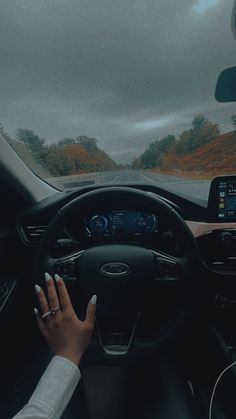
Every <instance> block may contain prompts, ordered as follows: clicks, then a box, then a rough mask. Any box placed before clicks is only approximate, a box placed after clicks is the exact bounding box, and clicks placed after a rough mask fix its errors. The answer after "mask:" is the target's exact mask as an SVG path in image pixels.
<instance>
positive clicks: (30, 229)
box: [21, 224, 47, 244]
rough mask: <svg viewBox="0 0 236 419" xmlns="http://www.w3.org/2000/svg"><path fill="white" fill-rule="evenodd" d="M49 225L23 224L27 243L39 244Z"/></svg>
mask: <svg viewBox="0 0 236 419" xmlns="http://www.w3.org/2000/svg"><path fill="white" fill-rule="evenodd" d="M46 228H47V225H45V224H44V225H35V224H29V225H23V226H22V227H21V231H22V233H23V234H22V235H23V238H24V240H25V242H26V243H27V244H37V243H38V242H39V240H40V239H41V237H42V235H43V233H44V232H45V230H46Z"/></svg>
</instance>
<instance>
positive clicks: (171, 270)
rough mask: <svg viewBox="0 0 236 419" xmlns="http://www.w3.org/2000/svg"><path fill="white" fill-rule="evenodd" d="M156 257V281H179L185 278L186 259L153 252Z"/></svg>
mask: <svg viewBox="0 0 236 419" xmlns="http://www.w3.org/2000/svg"><path fill="white" fill-rule="evenodd" d="M152 252H153V254H154V257H155V261H156V263H155V266H156V268H155V281H160V282H163V281H171V282H176V281H179V280H180V279H181V278H182V277H183V272H184V264H185V258H178V257H175V256H172V255H169V254H165V253H162V252H157V251H152Z"/></svg>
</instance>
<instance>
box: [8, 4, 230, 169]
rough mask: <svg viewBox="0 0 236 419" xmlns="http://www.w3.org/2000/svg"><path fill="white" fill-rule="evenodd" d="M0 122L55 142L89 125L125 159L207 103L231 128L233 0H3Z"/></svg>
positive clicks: (89, 131)
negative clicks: (223, 77) (227, 72)
mask: <svg viewBox="0 0 236 419" xmlns="http://www.w3.org/2000/svg"><path fill="white" fill-rule="evenodd" d="M0 5H1V14H0V54H1V65H0V93H1V96H0V97H1V101H0V121H2V123H3V124H4V125H5V128H6V130H7V131H9V132H10V133H11V134H12V135H13V134H14V132H15V130H16V128H18V127H28V128H32V129H34V130H35V131H36V132H37V133H38V134H39V135H41V136H43V137H45V138H46V139H47V140H48V141H49V142H52V141H56V140H58V139H60V138H61V137H63V136H75V135H79V134H82V133H85V134H87V135H90V136H95V137H97V138H98V139H99V144H100V145H101V147H103V148H104V149H105V150H106V151H108V152H110V153H111V154H112V155H113V156H114V157H115V158H117V159H119V160H120V161H121V160H122V159H123V160H124V159H126V160H127V159H130V158H133V157H135V156H137V155H138V154H139V153H140V152H142V151H143V150H144V149H145V146H146V145H147V144H148V142H150V141H153V140H155V139H158V138H161V137H162V136H163V135H166V134H167V133H169V132H171V133H174V134H176V135H178V134H179V133H180V132H181V130H182V129H185V128H187V127H188V126H189V125H190V122H191V119H192V117H193V116H194V115H195V114H196V113H198V112H201V111H202V112H204V113H205V114H206V115H207V116H209V117H211V118H212V119H213V120H216V121H217V122H219V123H220V124H221V125H222V128H223V129H224V130H229V129H231V123H230V115H231V113H232V112H233V111H234V105H233V104H229V105H221V104H217V103H216V102H215V100H214V88H215V82H216V79H217V76H218V74H219V72H220V71H221V70H222V69H224V68H225V67H228V66H231V65H235V52H236V44H235V41H234V39H233V36H232V33H231V28H230V17H231V11H232V5H233V1H232V0H204V2H203V1H202V0H179V1H176V0H160V1H156V0H120V1H119V2H116V1H111V0H99V1H95V0H47V1H45V0H21V1H20V2H19V1H18V0H11V1H10V2H9V0H5V1H3V0H0Z"/></svg>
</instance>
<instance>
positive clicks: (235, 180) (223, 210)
mask: <svg viewBox="0 0 236 419" xmlns="http://www.w3.org/2000/svg"><path fill="white" fill-rule="evenodd" d="M208 210H209V216H210V219H212V221H219V222H220V221H222V222H225V221H228V222H230V221H236V176H219V177H217V178H215V179H213V181H212V183H211V187H210V194H209V202H208Z"/></svg>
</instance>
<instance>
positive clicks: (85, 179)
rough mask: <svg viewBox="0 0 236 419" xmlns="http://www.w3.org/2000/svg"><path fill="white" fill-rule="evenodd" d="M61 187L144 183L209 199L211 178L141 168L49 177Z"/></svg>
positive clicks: (49, 180)
mask: <svg viewBox="0 0 236 419" xmlns="http://www.w3.org/2000/svg"><path fill="white" fill-rule="evenodd" d="M48 182H49V183H51V184H52V185H55V186H57V187H58V188H59V189H73V188H76V187H81V186H86V185H92V184H101V183H108V184H117V183H136V182H138V183H142V184H151V185H156V186H159V187H160V188H163V189H166V190H169V191H170V192H173V193H176V194H178V193H180V194H181V195H186V196H191V197H195V198H198V199H208V192H209V186H210V181H209V180H189V179H184V178H180V177H177V176H171V175H165V174H161V173H152V172H149V171H141V170H123V171H114V172H96V173H86V174H80V175H73V176H65V177H58V178H51V179H48Z"/></svg>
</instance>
